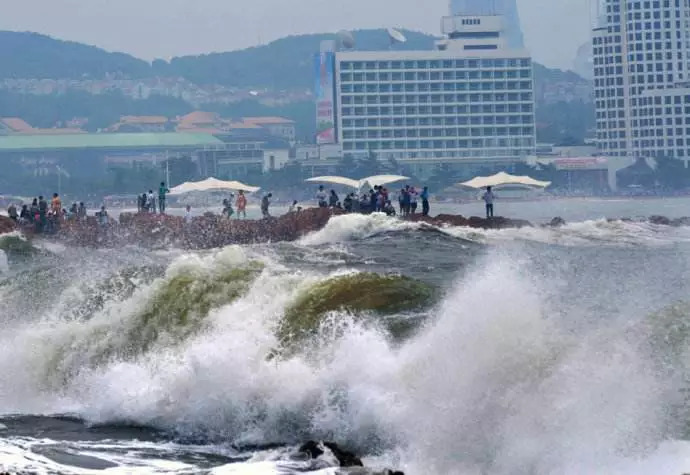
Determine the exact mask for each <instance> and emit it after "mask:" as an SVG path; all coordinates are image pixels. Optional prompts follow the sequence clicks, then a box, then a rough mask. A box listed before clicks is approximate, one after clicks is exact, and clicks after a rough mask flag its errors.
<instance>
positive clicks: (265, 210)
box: [261, 193, 273, 218]
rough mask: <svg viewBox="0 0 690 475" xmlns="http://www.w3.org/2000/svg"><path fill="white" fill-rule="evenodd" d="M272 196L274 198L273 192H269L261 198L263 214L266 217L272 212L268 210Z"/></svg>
mask: <svg viewBox="0 0 690 475" xmlns="http://www.w3.org/2000/svg"><path fill="white" fill-rule="evenodd" d="M271 198H273V193H269V194H267V195H265V196H264V197H263V198H262V199H261V214H262V215H263V217H264V218H270V217H271V214H270V213H269V212H268V207H269V206H271Z"/></svg>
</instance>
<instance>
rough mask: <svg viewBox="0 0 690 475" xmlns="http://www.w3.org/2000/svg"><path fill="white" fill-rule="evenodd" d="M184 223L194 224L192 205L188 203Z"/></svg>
mask: <svg viewBox="0 0 690 475" xmlns="http://www.w3.org/2000/svg"><path fill="white" fill-rule="evenodd" d="M184 224H185V225H187V226H189V225H190V224H192V207H191V206H189V205H187V208H185V212H184Z"/></svg>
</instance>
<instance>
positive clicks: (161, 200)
mask: <svg viewBox="0 0 690 475" xmlns="http://www.w3.org/2000/svg"><path fill="white" fill-rule="evenodd" d="M168 193H170V190H169V189H168V188H167V187H166V186H165V182H164V181H162V182H161V186H159V187H158V209H159V211H160V213H161V214H165V195H166V194H168Z"/></svg>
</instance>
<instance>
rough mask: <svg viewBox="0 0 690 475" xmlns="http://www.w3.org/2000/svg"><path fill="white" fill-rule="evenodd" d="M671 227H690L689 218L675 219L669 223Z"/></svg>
mask: <svg viewBox="0 0 690 475" xmlns="http://www.w3.org/2000/svg"><path fill="white" fill-rule="evenodd" d="M671 226H675V227H681V226H690V218H689V217H687V216H686V217H682V218H676V219H674V220H672V221H671Z"/></svg>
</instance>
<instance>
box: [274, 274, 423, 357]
mask: <svg viewBox="0 0 690 475" xmlns="http://www.w3.org/2000/svg"><path fill="white" fill-rule="evenodd" d="M435 295H436V293H435V289H434V288H433V287H431V286H430V285H428V284H426V283H424V282H420V281H417V280H415V279H411V278H409V277H405V276H397V275H379V274H375V273H371V272H365V273H351V274H347V275H341V276H336V277H331V278H329V279H326V280H323V281H321V282H319V283H317V284H314V285H313V286H311V287H309V288H308V289H305V290H304V291H302V292H301V293H300V294H299V296H298V297H297V299H295V301H294V302H292V303H291V304H290V306H289V307H288V308H287V309H286V310H285V316H284V318H283V319H282V321H281V324H280V326H279V327H278V338H279V339H280V341H281V344H282V345H283V346H284V347H294V345H295V344H297V342H299V341H300V340H303V339H304V338H306V337H308V336H309V335H313V334H314V333H316V331H317V330H318V329H319V326H320V325H322V324H323V323H324V322H325V320H324V317H325V316H326V314H328V313H329V312H335V311H340V312H350V313H352V314H353V315H356V316H364V315H365V314H367V313H370V314H375V315H392V314H401V313H403V312H410V311H415V310H416V311H419V310H422V309H425V308H428V307H429V306H430V305H431V304H432V303H433V301H434V297H435ZM399 316H400V315H399ZM401 320H402V319H400V318H399V319H397V320H395V321H393V320H390V321H388V323H390V324H391V326H390V327H389V330H394V332H395V334H396V336H402V335H403V334H405V330H406V328H405V327H406V325H405V324H404V323H405V322H403V321H401ZM415 323H417V324H418V323H419V322H418V321H415Z"/></svg>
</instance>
